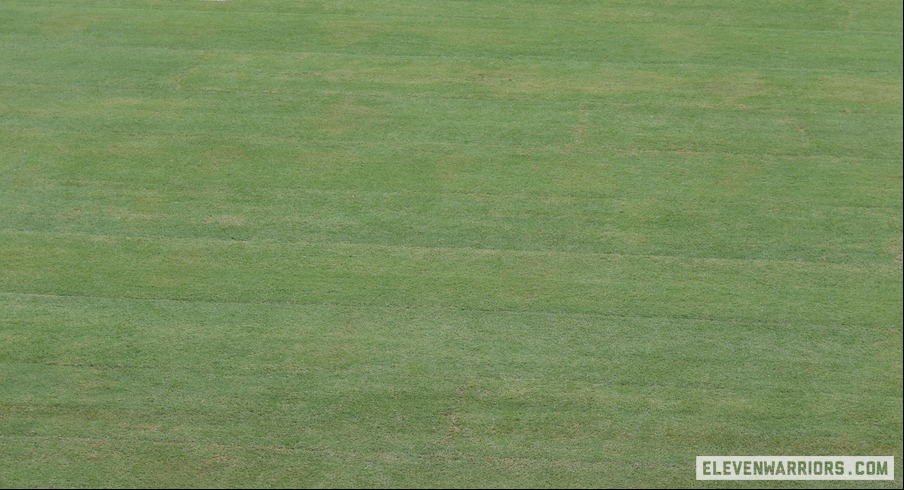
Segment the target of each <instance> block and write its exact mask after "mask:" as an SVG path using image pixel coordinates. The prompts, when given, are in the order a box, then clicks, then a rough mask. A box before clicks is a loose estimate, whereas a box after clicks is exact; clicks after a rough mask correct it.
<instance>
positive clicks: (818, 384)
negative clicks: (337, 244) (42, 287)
mask: <svg viewBox="0 0 904 490" xmlns="http://www.w3.org/2000/svg"><path fill="white" fill-rule="evenodd" d="M2 301H4V302H5V304H4V308H6V309H7V310H8V311H11V312H12V314H11V315H10V316H9V317H7V318H5V319H4V320H2V323H0V325H2V327H3V329H2V331H3V332H4V336H5V337H4V340H5V342H4V343H3V348H4V349H5V351H4V352H3V356H4V358H6V359H7V361H6V362H4V363H3V366H4V372H5V373H7V376H16V377H21V378H22V379H28V380H31V385H30V388H29V387H27V386H25V385H20V386H21V387H20V388H13V389H12V390H11V391H9V392H8V393H7V398H6V402H7V403H6V405H5V410H6V415H7V420H8V421H9V423H8V425H7V427H8V431H7V432H6V434H7V436H6V437H5V438H4V439H5V441H6V442H7V443H9V444H12V445H13V447H15V444H17V442H16V441H24V440H33V441H36V443H37V442H39V443H40V447H43V448H45V449H43V450H42V451H44V450H48V449H47V448H48V445H49V447H50V448H53V449H52V451H54V452H58V451H65V447H67V446H70V445H73V444H74V445H78V444H79V440H80V439H86V440H93V441H95V442H104V441H106V443H107V444H116V443H117V442H123V443H124V442H130V443H132V444H137V445H139V447H146V446H145V445H147V446H149V447H153V446H155V445H157V444H174V445H178V446H186V447H188V448H190V449H186V452H185V453H184V454H183V457H184V458H186V459H187V461H188V464H189V465H193V464H197V463H198V462H200V461H204V458H203V457H202V455H203V454H204V452H205V451H207V450H209V449H211V448H217V449H219V450H223V449H224V448H227V447H228V448H231V449H232V450H234V451H236V454H235V457H236V458H237V460H235V461H231V463H229V464H224V465H223V466H222V467H221V468H222V469H223V470H225V472H224V473H220V474H219V476H212V475H205V476H204V478H207V479H213V480H215V481H221V482H228V481H231V480H230V478H233V477H234V476H230V469H235V467H236V466H237V465H238V466H241V464H240V463H246V464H249V465H251V468H249V469H254V468H259V466H258V465H260V464H261V463H260V462H259V461H257V460H256V458H253V457H250V455H249V454H247V452H248V451H255V450H261V451H264V452H267V453H270V452H271V451H272V452H274V453H275V454H273V455H271V456H272V457H273V458H274V459H276V460H279V461H286V456H287V455H286V453H287V452H291V453H293V454H294V453H298V452H312V453H317V454H321V453H322V454H323V455H324V457H330V458H337V457H339V456H340V455H342V454H355V455H358V456H359V457H361V458H367V457H368V455H369V454H372V453H374V452H378V453H380V454H383V455H384V456H388V455H392V456H393V457H394V458H402V459H404V458H417V459H418V460H423V461H422V463H423V464H428V465H436V464H437V463H436V462H437V458H439V460H440V461H442V460H443V455H447V454H450V453H451V454H454V455H455V457H456V458H459V459H463V460H466V461H468V464H469V466H472V467H480V466H481V465H483V464H487V462H489V461H493V460H494V459H495V458H500V459H523V460H530V461H535V462H542V461H555V462H556V464H561V465H565V466H569V467H581V468H584V470H582V471H586V470H587V468H586V467H587V466H590V467H598V469H599V471H604V472H608V471H612V468H610V467H609V464H611V463H613V462H619V463H621V464H629V463H630V462H631V461H632V460H637V459H643V460H644V461H645V467H647V468H648V471H651V472H654V473H657V474H666V473H670V472H674V471H680V469H681V466H682V461H681V459H680V458H679V459H676V458H674V457H671V456H669V455H668V454H667V453H663V452H656V451H653V452H651V451H650V450H649V446H647V445H646V444H641V445H637V441H647V442H649V443H653V441H655V440H657V439H659V438H661V435H662V434H663V433H667V434H670V437H692V438H693V439H694V440H695V441H696V444H698V447H704V448H707V449H709V450H718V451H724V452H732V451H737V450H739V449H740V448H750V447H753V448H763V449H764V450H765V449H766V448H768V447H771V446H773V445H775V444H777V443H778V442H779V441H781V440H784V439H785V438H786V437H787V434H786V433H783V432H781V431H777V432H774V433H772V434H763V433H762V430H761V428H760V426H761V424H770V422H769V421H770V420H772V419H774V418H781V419H783V420H784V422H785V423H786V424H788V425H789V426H791V427H794V429H790V430H793V432H794V433H795V434H796V435H797V437H796V438H795V440H796V441H798V442H795V443H792V444H791V445H790V446H789V447H794V448H795V449H796V450H799V451H812V450H813V446H810V445H811V444H816V447H820V446H822V447H825V445H827V444H829V445H833V446H835V447H837V448H838V449H839V450H849V451H851V450H858V448H861V450H862V449H863V448H867V447H870V445H871V444H874V443H875V441H876V440H884V439H885V438H889V437H891V438H893V437H894V436H893V434H894V431H893V427H892V426H893V425H894V420H893V419H880V420H877V421H875V423H874V424H870V425H859V426H855V427H849V426H845V425H844V424H845V423H846V421H847V417H848V416H849V415H850V411H851V410H854V411H857V412H858V413H863V414H864V415H865V416H870V415H869V414H872V413H875V412H874V409H875V407H877V406H884V405H885V404H889V403H893V402H894V400H895V398H894V393H895V387H894V383H889V384H888V385H887V386H885V387H884V388H883V387H882V386H881V385H877V384H875V383H871V382H869V384H868V385H869V386H870V389H869V390H868V391H864V389H863V386H864V383H866V382H867V381H868V380H872V379H875V378H876V377H877V376H881V373H882V371H883V370H884V369H889V368H891V369H893V366H894V362H895V361H894V357H889V358H885V359H884V360H883V362H882V363H879V364H877V363H876V362H875V361H870V362H864V361H865V360H866V359H874V355H875V349H876V348H877V347H879V346H882V345H883V343H885V342H888V341H889V340H890V339H895V338H897V339H898V340H895V342H898V343H900V336H897V337H889V336H888V335H887V334H886V333H885V332H884V331H883V330H884V329H881V328H880V329H862V330H860V331H852V330H850V329H844V328H835V329H826V328H824V327H821V326H820V327H810V326H802V327H801V328H794V329H787V328H781V327H773V328H764V327H763V326H762V325H738V324H735V325H731V328H725V327H727V325H722V324H719V323H718V322H695V321H680V320H679V321H677V322H676V321H671V320H642V319H634V320H628V319H606V320H601V319H599V318H587V317H582V316H573V315H548V314H525V313H497V314H489V315H487V314H485V313H479V314H475V313H468V312H441V311H430V312H418V311H394V310H387V309H377V310H376V311H374V310H370V309H368V310H367V311H362V310H361V309H359V308H349V307H338V306H306V307H304V306H303V307H297V306H288V305H285V306H283V307H274V306H272V305H261V306H247V305H205V304H189V303H181V304H174V303H173V304H154V303H142V304H133V303H131V302H129V308H128V310H123V309H122V308H121V305H122V304H123V300H116V299H111V300H102V299H89V300H80V299H76V298H13V299H11V300H10V299H9V298H5V299H4V300H2ZM36 314H37V315H39V316H40V317H41V318H42V319H43V320H44V321H45V322H46V323H45V325H51V324H59V323H64V324H67V325H70V326H72V327H73V328H71V329H69V330H67V331H62V330H59V329H41V330H40V331H41V332H42V334H43V335H41V336H34V335H32V334H33V333H34V328H35V326H34V325H33V324H31V321H32V320H33V319H35V318H36ZM323 327H327V329H326V330H324V329H323ZM438 327H439V328H438ZM525 332H531V334H530V335H525V334H524V333H525ZM400 333H404V334H403V335H400ZM651 333H653V334H654V335H652V336H651V335H650V334H651ZM701 334H702V335H701ZM104 338H106V339H112V340H113V342H114V343H113V344H110V343H107V342H104V341H102V339H104ZM805 339H806V341H805ZM475 340H479V341H478V342H476V343H475ZM29 343H31V344H32V345H28V344H29ZM725 343H730V344H732V345H733V346H734V349H732V350H726V349H724V347H723V346H724V345H725ZM425 346H430V348H429V349H425ZM776 346H781V348H776ZM475 347H476V348H475ZM24 352H41V353H42V354H41V356H40V357H37V358H35V357H29V356H27V355H23V353H24ZM563 358H565V359H568V362H563ZM20 360H23V361H28V362H27V363H26V364H20ZM121 363H126V365H122V364H121ZM128 363H135V364H140V365H142V366H141V367H137V368H133V367H129V365H128ZM886 364H887V365H886ZM511 366H517V367H518V368H517V369H516V370H515V371H509V370H508V369H509V368H508V367H511ZM801 366H806V369H801ZM202 367H203V368H204V369H200V368H202ZM679 367H680V368H679ZM714 368H718V369H714ZM69 386H79V387H81V389H80V392H79V393H80V394H79V396H78V397H77V398H72V397H71V396H70V395H69V394H68V390H67V389H66V388H65V387H69ZM883 390H885V391H883ZM714 395H718V396H714ZM889 395H891V397H889ZM263 400H270V401H271V402H270V403H268V404H266V405H263V404H262V403H261V402H262V401H263ZM899 401H900V400H899V399H898V402H899ZM839 405H843V406H844V407H845V410H840V409H839ZM506 407H511V408H515V409H516V411H517V413H518V414H519V416H518V417H517V418H512V417H511V416H510V415H509V414H508V413H507V409H506ZM871 410H873V411H871ZM599 413H605V414H607V417H606V418H604V419H601V418H599V417H598V414H599ZM666 413H668V414H670V415H669V416H668V417H664V416H663V415H664V414H666ZM713 413H718V414H719V415H717V416H715V417H714V416H713ZM352 414H354V415H355V416H353V417H351V416H352ZM37 415H40V417H39V418H36V416H37ZM350 417H351V418H350ZM35 420H41V421H42V422H41V424H35ZM737 420H747V421H748V422H747V423H746V424H745V423H741V424H739V423H737ZM836 425H837V426H840V427H839V429H840V430H835V431H826V427H827V426H828V427H834V426H836ZM399 431H404V432H405V433H406V434H408V436H409V437H408V438H407V440H406V441H404V442H403V441H400V440H398V439H397V437H396V434H397V433H398V432H399ZM802 433H804V434H809V435H810V437H807V438H801V437H800V435H801V434H802ZM89 434H109V436H92V435H89ZM125 434H128V436H126V435H125ZM364 434H366V435H367V436H366V437H363V436H362V435H364ZM500 440H502V441H504V440H509V441H511V442H517V444H514V445H505V446H500V445H499V442H500ZM54 441H55V442H56V443H58V444H60V446H56V445H54V444H53V443H54ZM352 441H354V442H353V443H351V444H349V443H350V442H352ZM888 442H889V443H891V439H888ZM19 443H24V442H19ZM101 446H102V447H103V446H105V444H102V445H101ZM350 447H356V448H357V449H354V450H350V449H349V448H350ZM98 449H100V448H95V451H96V450H98ZM141 451H142V450H141V449H138V450H137V451H129V452H127V454H136V453H138V454H140V453H141ZM158 457H164V458H169V457H174V456H172V455H167V456H158ZM299 457H301V456H299V455H297V454H296V455H295V456H293V459H295V460H296V461H297V458H299ZM249 458H250V460H249ZM31 460H32V461H34V459H31ZM92 461H96V460H94V459H93V458H88V460H87V463H88V464H89V465H94V464H99V462H92ZM153 461H156V459H153ZM431 461H432V463H431ZM20 464H21V463H20ZM46 464H48V465H49V467H53V466H54V464H56V463H54V462H53V461H48V462H46ZM305 464H307V463H305ZM312 464H313V463H312ZM393 466H395V465H393ZM439 466H440V467H445V465H444V464H440V465H439ZM137 467H138V471H147V470H146V469H145V466H144V465H142V464H138V465H137ZM321 467H322V466H317V467H315V468H313V469H311V470H306V471H304V472H303V473H302V474H298V475H297V476H296V478H302V479H303V478H309V477H312V475H316V474H318V471H319V470H318V468H321ZM356 468H358V467H357V466H356ZM357 471H359V470H358V469H353V470H351V471H350V472H346V473H343V474H345V475H347V474H354V473H355V472H357ZM499 471H502V472H503V473H505V474H507V472H508V471H511V470H499ZM65 473H66V472H65V471H63V474H65ZM518 473H519V474H520V472H518ZM7 474H9V475H23V473H22V472H21V467H19V466H17V467H11V468H10V472H9V473H7ZM635 476H636V475H633V474H632V475H631V477H632V478H633V477H635ZM235 477H236V478H238V477H237V476H235ZM521 477H523V478H531V476H530V475H529V474H521ZM534 477H537V476H534ZM559 477H562V476H561V475H559V476H557V478H559ZM461 478H465V479H464V480H462V481H463V482H465V481H469V480H468V479H467V477H466V476H464V475H463V476H461Z"/></svg>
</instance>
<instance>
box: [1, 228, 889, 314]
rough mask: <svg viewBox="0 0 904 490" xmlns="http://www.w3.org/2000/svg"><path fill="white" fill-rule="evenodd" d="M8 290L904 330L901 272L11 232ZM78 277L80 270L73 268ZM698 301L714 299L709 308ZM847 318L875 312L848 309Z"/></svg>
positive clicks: (4, 284) (6, 238) (4, 245)
mask: <svg viewBox="0 0 904 490" xmlns="http://www.w3.org/2000/svg"><path fill="white" fill-rule="evenodd" d="M2 236H3V240H2V241H0V251H2V254H0V256H4V257H7V259H6V261H5V262H6V270H5V272H4V274H3V275H2V276H0V290H2V291H9V292H23V293H53V294H89V295H90V294H98V295H101V296H118V295H119V296H125V297H137V298H177V299H186V300H193V299H197V300H202V301H205V300H206V301H209V300H225V301H236V300H242V301H262V302H266V301H300V302H304V303H316V302H327V303H333V302H335V303H340V304H365V305H376V306H379V305H396V306H398V305H411V306H418V305H424V306H461V307H471V308H479V309H487V310H494V309H502V310H539V311H546V310H551V311H566V312H567V311H575V312H603V313H607V312H610V313H614V314H631V313H632V312H636V311H638V310H641V311H644V312H645V313H646V314H649V315H652V316H674V317H689V318H697V317H701V318H723V319H764V320H767V321H781V322H790V323H793V322H796V321H799V322H816V323H823V324H832V323H839V324H846V325H863V324H866V325H870V324H873V325H876V324H894V323H900V321H901V313H900V308H896V306H897V305H898V304H900V298H901V285H900V283H898V284H894V281H895V278H896V277H897V276H898V275H899V274H900V268H899V265H898V267H895V266H894V265H891V264H889V265H888V266H885V267H883V266H857V267H854V266H849V265H845V266H841V267H839V266H833V265H822V264H813V263H798V264H789V263H780V264H774V263H744V262H735V261H729V262H727V263H726V262H715V263H714V262H711V261H705V260H703V261H701V260H687V259H684V258H668V257H661V258H656V257H635V256H588V255H563V254H548V253H535V252H534V253H531V252H511V251H493V250H467V249H422V248H400V247H382V246H366V245H348V244H342V245H340V244H305V243H295V244H279V243H265V242H260V243H254V242H236V243H228V242H225V241H209V240H205V241H198V240H171V239H167V240H160V239H128V238H120V237H109V236H107V237H103V236H99V237H92V236H79V235H62V234H58V235H54V234H43V233H10V232H5V233H3V235H2ZM74 265H77V267H74ZM703 298H709V299H708V300H705V301H704V300H703ZM852 305H869V307H868V309H863V308H858V309H852Z"/></svg>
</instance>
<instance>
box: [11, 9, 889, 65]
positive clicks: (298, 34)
mask: <svg viewBox="0 0 904 490" xmlns="http://www.w3.org/2000/svg"><path fill="white" fill-rule="evenodd" d="M836 5H838V4H836ZM434 7H435V6H434ZM384 8H387V9H388V6H386V5H379V6H370V7H369V8H367V9H366V10H365V12H367V14H366V15H367V18H366V19H360V18H354V17H346V16H340V17H338V18H337V17H336V16H335V15H329V16H325V17H324V16H320V15H319V14H318V13H316V12H308V13H302V14H301V15H285V14H283V13H277V12H273V13H266V14H254V15H241V14H239V15H236V14H235V13H230V12H228V11H223V12H217V11H215V10H210V11H205V12H200V11H199V12H193V11H181V12H178V15H176V12H168V11H166V10H153V11H144V12H143V13H142V14H141V15H137V14H136V12H129V11H121V10H101V11H98V12H96V13H94V14H93V15H91V13H90V12H91V11H90V9H88V10H87V11H85V10H78V11H77V12H79V15H77V16H76V17H75V18H72V17H67V16H66V15H65V14H64V13H62V12H60V11H59V10H48V9H46V8H33V7H32V8H25V9H22V8H21V7H19V6H14V7H13V10H14V12H15V13H14V14H13V18H15V19H16V20H17V21H18V22H15V23H14V24H12V23H11V25H9V26H8V27H7V29H8V31H9V33H8V34H7V36H9V37H10V38H12V40H16V39H18V38H19V37H20V36H29V35H33V33H34V32H36V31H37V32H40V31H41V30H42V29H43V30H44V32H46V33H49V34H50V35H48V36H45V37H48V38H50V39H53V37H54V36H59V37H60V38H61V39H66V40H70V41H71V40H72V38H73V37H75V39H76V40H78V42H79V43H81V44H80V45H81V46H83V47H89V46H90V45H91V44H95V43H97V44H110V43H115V44H120V45H127V46H128V45H136V46H137V45H141V46H147V45H152V46H163V47H169V46H179V47H189V48H206V49H217V50H221V49H242V50H249V49H258V50H280V51H284V50H292V49H293V48H294V47H296V46H304V47H305V50H307V51H311V50H313V51H323V52H354V53H362V54H366V53H371V52H389V53H393V54H403V55H415V56H449V55H450V54H453V55H454V54H458V55H464V56H467V57H471V58H473V57H491V58H509V57H532V58H545V59H549V60H554V59H561V58H568V59H584V60H595V59H599V58H600V57H603V58H610V59H632V60H633V59H642V60H644V61H647V62H659V63H680V62H695V61H696V62H707V63H718V64H722V65H730V66H744V67H746V68H755V67H758V66H776V65H779V66H788V67H794V68H800V67H804V68H817V69H818V68H819V67H821V66H825V65H844V66H846V67H849V68H850V69H859V70H865V71H885V70H888V68H889V63H888V60H890V59H896V57H897V59H899V60H900V49H899V47H898V46H896V44H895V39H896V37H895V34H894V32H895V30H894V29H892V30H890V31H888V32H880V33H872V32H856V31H854V32H851V31H847V30H845V29H837V30H832V31H812V30H809V31H808V30H803V31H798V30H780V31H769V30H762V29H754V30H744V29H739V28H738V27H720V26H714V25H707V26H705V27H702V28H701V27H698V26H675V25H668V24H659V23H655V24H645V23H642V24H632V23H624V24H622V23H618V22H617V21H616V22H613V20H614V19H611V18H610V16H608V15H607V14H606V12H597V13H595V15H594V13H593V12H588V13H587V14H586V17H585V18H587V19H597V23H583V24H578V23H568V22H561V23H554V24H546V23H544V22H543V20H542V17H540V15H543V14H541V13H539V12H538V13H537V14H536V15H530V16H526V17H527V18H522V19H523V20H522V19H519V16H517V15H512V14H511V13H509V12H511V11H512V9H513V7H512V6H509V7H502V8H500V7H499V6H496V7H495V8H496V9H498V10H497V11H499V12H501V13H503V14H504V15H501V16H500V17H501V18H502V19H506V20H508V22H504V23H501V22H500V19H498V18H490V19H481V18H468V19H460V18H459V19H456V18H454V17H440V18H442V22H443V24H442V25H438V24H437V21H438V19H439V18H438V17H436V16H410V17H403V18H386V17H382V18H381V17H379V15H380V10H381V9H384ZM406 8H408V6H407V5H406V6H402V7H399V8H396V9H394V10H387V11H389V12H404V11H405V10H406ZM842 8H843V7H842ZM885 8H886V11H889V10H890V11H891V12H893V13H897V20H898V23H897V24H898V25H897V26H895V27H897V28H898V29H900V16H901V14H900V6H897V8H894V7H893V4H891V3H888V4H886V5H885ZM514 11H515V12H517V11H522V12H530V11H531V8H530V5H520V6H519V7H518V8H515V9H514ZM895 11H897V12H895ZM810 13H811V15H813V14H815V15H819V14H822V15H825V16H827V17H829V18H836V19H837V17H836V16H838V14H843V16H844V17H842V20H844V19H846V18H851V15H850V14H849V11H848V9H844V10H842V9H841V8H839V9H838V10H835V11H832V10H830V9H829V10H823V11H813V10H811V11H810ZM54 14H56V17H53V15H54ZM699 15H700V17H704V16H705V10H704V11H701V12H699ZM374 16H375V17H374ZM890 18H891V20H890V22H891V23H893V22H894V20H895V16H894V15H893V14H892V15H891V16H890ZM164 24H165V25H166V28H165V29H163V28H161V25H164ZM601 25H602V26H606V29H605V30H601V29H600V26H601ZM252 26H253V27H257V28H256V29H255V28H251V27H252ZM48 27H49V28H48ZM275 32H279V33H280V35H279V36H274V35H273V34H274V33H275ZM239 34H240V35H239ZM789 44H791V45H793V46H794V47H795V49H793V50H791V49H785V46H787V45H789ZM865 46H868V48H869V49H863V48H864V47H865ZM738 60H743V63H738Z"/></svg>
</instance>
